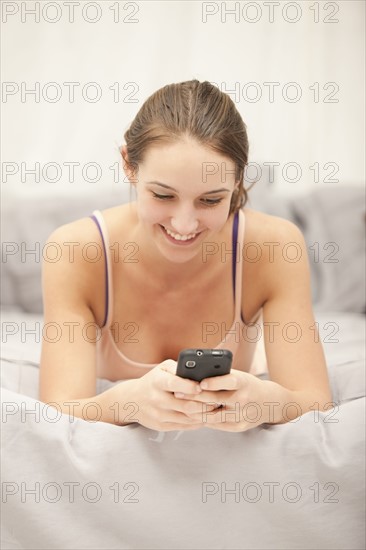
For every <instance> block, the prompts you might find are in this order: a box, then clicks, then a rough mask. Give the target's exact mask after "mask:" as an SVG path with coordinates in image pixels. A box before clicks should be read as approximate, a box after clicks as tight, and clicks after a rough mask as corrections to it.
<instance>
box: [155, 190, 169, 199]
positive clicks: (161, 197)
mask: <svg viewBox="0 0 366 550" xmlns="http://www.w3.org/2000/svg"><path fill="white" fill-rule="evenodd" d="M152 194H153V197H154V199H159V200H161V201H164V200H168V199H172V198H173V195H159V194H158V193H154V191H152Z"/></svg>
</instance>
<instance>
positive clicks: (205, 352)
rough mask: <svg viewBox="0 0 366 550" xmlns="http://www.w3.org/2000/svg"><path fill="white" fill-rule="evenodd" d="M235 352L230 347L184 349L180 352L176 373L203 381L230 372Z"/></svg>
mask: <svg viewBox="0 0 366 550" xmlns="http://www.w3.org/2000/svg"><path fill="white" fill-rule="evenodd" d="M232 361H233V354H232V353H231V351H230V350H228V349H204V348H202V349H184V350H182V351H181V352H180V353H179V356H178V364H177V371H176V375H177V376H181V377H182V378H189V379H190V380H196V381H197V382H201V380H203V379H204V378H210V377H211V376H221V375H222V374H229V373H230V369H231V363H232Z"/></svg>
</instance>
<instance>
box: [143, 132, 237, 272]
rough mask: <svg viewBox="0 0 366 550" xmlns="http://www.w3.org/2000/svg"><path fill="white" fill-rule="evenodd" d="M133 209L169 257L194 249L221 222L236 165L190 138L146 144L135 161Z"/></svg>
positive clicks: (182, 258) (188, 255)
mask: <svg viewBox="0 0 366 550" xmlns="http://www.w3.org/2000/svg"><path fill="white" fill-rule="evenodd" d="M137 179H138V181H137V182H136V184H135V185H136V190H137V210H138V216H139V219H140V222H141V223H142V224H143V226H144V232H147V234H148V237H150V238H151V239H153V241H154V243H155V244H156V246H157V248H158V250H159V251H160V252H161V254H163V256H164V257H165V258H167V259H168V260H170V261H172V262H178V263H181V262H186V261H188V260H190V259H192V258H193V257H194V256H196V255H197V254H199V252H200V250H201V248H202V243H203V242H204V241H205V242H207V241H210V238H211V239H214V238H215V237H216V238H217V234H218V233H219V232H220V230H221V229H222V228H223V227H224V225H225V223H226V221H227V219H228V215H229V210H230V201H231V196H232V193H233V191H234V189H235V164H234V162H233V161H232V160H230V159H228V158H226V157H223V156H221V155H220V154H219V153H216V152H215V151H212V150H211V149H208V148H205V147H203V146H201V145H199V144H198V143H197V142H195V141H193V140H188V139H187V140H184V141H183V140H181V141H179V142H177V143H174V144H169V145H157V146H154V147H151V148H150V149H149V150H148V151H147V153H146V155H145V159H144V162H143V163H140V164H139V172H138V176H137Z"/></svg>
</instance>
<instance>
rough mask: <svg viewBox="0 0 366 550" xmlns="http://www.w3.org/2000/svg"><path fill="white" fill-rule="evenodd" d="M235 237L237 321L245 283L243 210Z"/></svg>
mask: <svg viewBox="0 0 366 550" xmlns="http://www.w3.org/2000/svg"><path fill="white" fill-rule="evenodd" d="M235 233H237V234H236V235H234V243H233V244H234V246H233V250H234V261H235V287H234V288H235V319H240V318H241V302H242V300H241V294H242V292H241V291H242V281H243V251H244V235H245V214H244V211H243V210H242V209H240V210H239V211H238V228H237V232H236V231H235Z"/></svg>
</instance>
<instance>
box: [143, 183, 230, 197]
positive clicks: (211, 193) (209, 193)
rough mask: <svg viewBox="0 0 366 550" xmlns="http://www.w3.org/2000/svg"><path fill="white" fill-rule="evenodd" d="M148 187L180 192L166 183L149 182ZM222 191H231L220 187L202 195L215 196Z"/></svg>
mask: <svg viewBox="0 0 366 550" xmlns="http://www.w3.org/2000/svg"><path fill="white" fill-rule="evenodd" d="M146 185H160V186H161V187H164V188H165V189H171V190H172V191H176V192H177V193H178V192H179V191H177V190H176V189H174V187H171V186H170V185H167V184H166V183H161V182H160V181H147V182H146ZM222 191H227V192H230V189H226V187H220V189H214V190H213V191H206V192H205V193H202V195H213V194H214V193H221V192H222Z"/></svg>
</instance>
